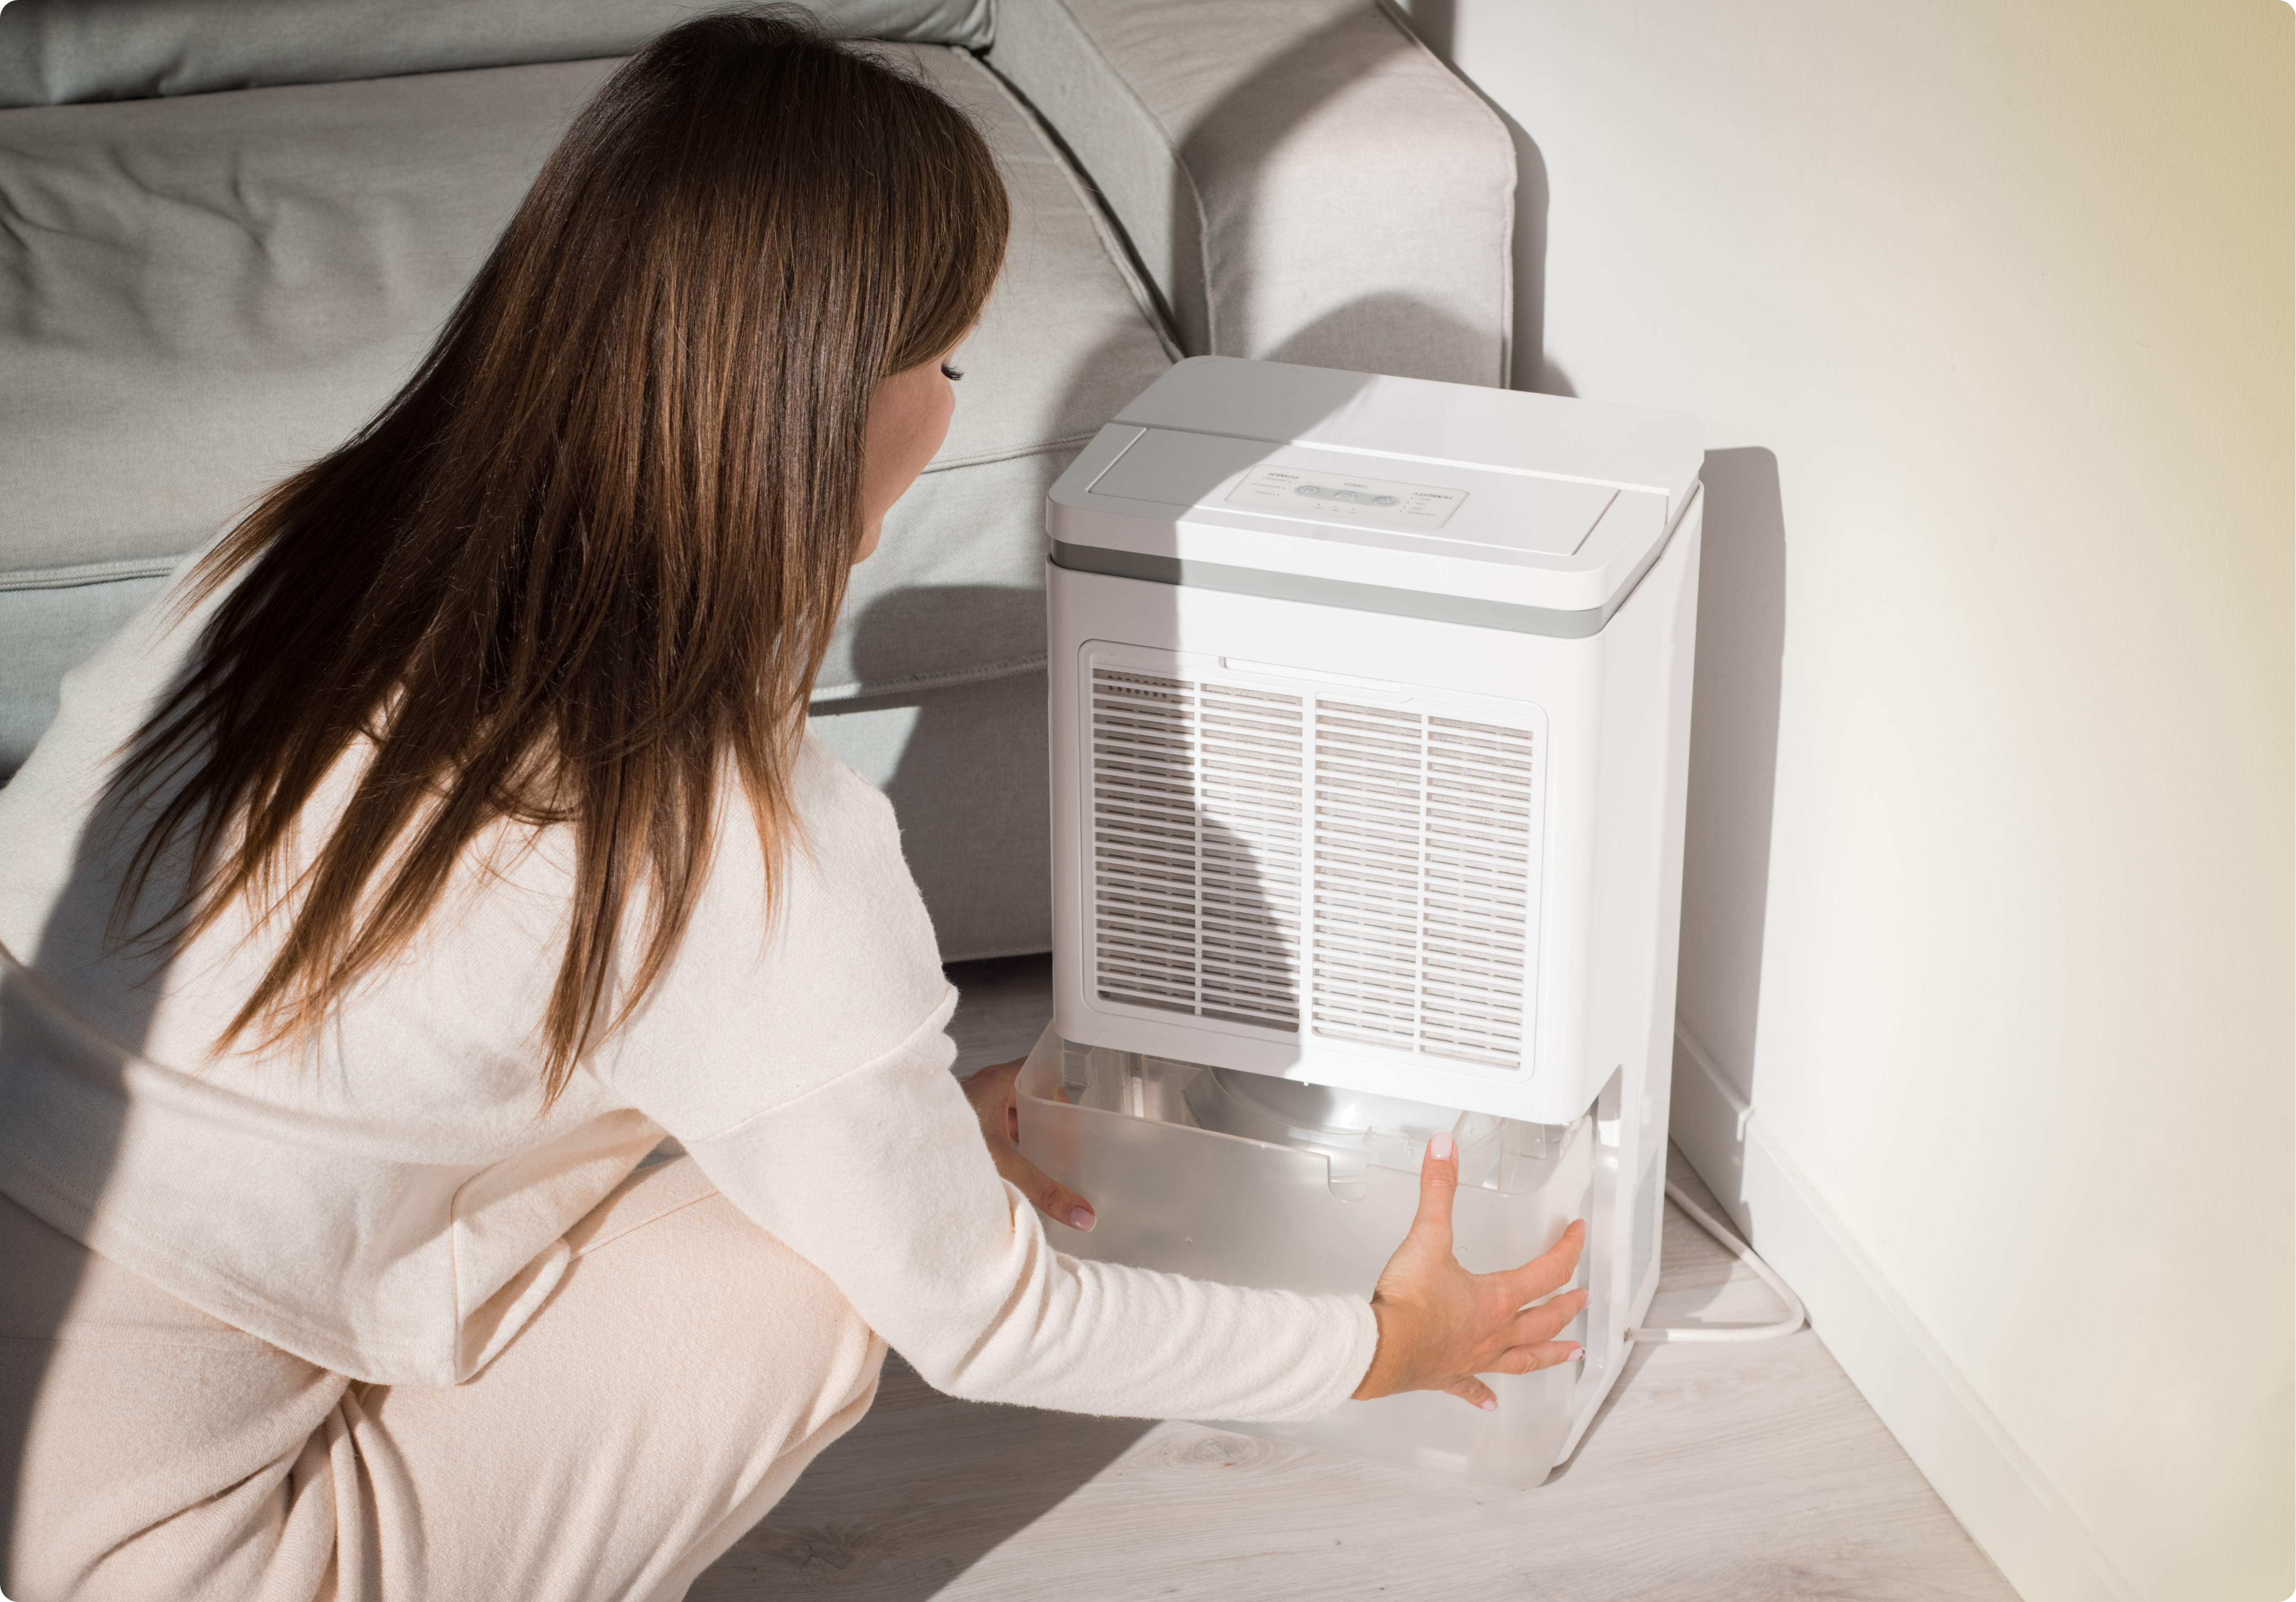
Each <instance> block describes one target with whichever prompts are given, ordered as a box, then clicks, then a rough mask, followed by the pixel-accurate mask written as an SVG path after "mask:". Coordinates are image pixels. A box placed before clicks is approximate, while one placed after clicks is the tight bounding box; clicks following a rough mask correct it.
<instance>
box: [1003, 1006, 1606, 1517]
mask: <svg viewBox="0 0 2296 1602" xmlns="http://www.w3.org/2000/svg"><path fill="white" fill-rule="evenodd" d="M1020 1106H1021V1149H1022V1150H1023V1151H1024V1152H1026V1153H1027V1154H1028V1155H1029V1160H1030V1161H1031V1162H1035V1163H1036V1164H1037V1166H1038V1167H1040V1168H1042V1169H1043V1170H1044V1171H1046V1173H1047V1174H1049V1175H1051V1176H1052V1177H1053V1178H1054V1179H1058V1180H1060V1181H1061V1182H1062V1184H1064V1185H1068V1186H1070V1187H1072V1188H1074V1189H1077V1190H1078V1191H1080V1192H1082V1193H1083V1194H1084V1195H1087V1196H1088V1197H1089V1198H1090V1199H1091V1201H1092V1204H1093V1206H1094V1208H1095V1210H1096V1212H1097V1213H1098V1222H1097V1225H1096V1227H1095V1228H1094V1229H1093V1230H1092V1231H1091V1232H1090V1233H1089V1234H1084V1233H1079V1232H1078V1231H1076V1230H1073V1229H1070V1228H1066V1227H1064V1226H1062V1225H1060V1224H1057V1223H1053V1222H1050V1221H1048V1222H1047V1223H1046V1234H1047V1235H1048V1236H1051V1237H1052V1238H1053V1241H1054V1245H1057V1246H1058V1247H1059V1248H1060V1249H1061V1250H1062V1251H1064V1252H1067V1253H1070V1255H1072V1256H1077V1257H1085V1258H1091V1259H1095V1260H1097V1261H1106V1262H1122V1263H1130V1264H1133V1265H1135V1266H1137V1267H1141V1268H1151V1269H1164V1270H1167V1271H1169V1272H1172V1273H1178V1274H1186V1275H1190V1276H1192V1277H1195V1278H1199V1279H1209V1280H1214V1281H1218V1282H1220V1283H1223V1284H1227V1285H1240V1286H1254V1287H1259V1288H1265V1289H1278V1290H1292V1291H1302V1292H1308V1293H1313V1294H1322V1293H1332V1292H1337V1293H1341V1294H1348V1295H1355V1296H1365V1297H1367V1296H1369V1295H1370V1294H1371V1291H1372V1287H1373V1286H1374V1284H1376V1282H1377V1281H1378V1278H1379V1274H1380V1270H1381V1269H1382V1268H1384V1267H1385V1266H1386V1264H1387V1260H1388V1258H1389V1257H1390V1255H1391V1254H1392V1253H1394V1251H1395V1248H1396V1247H1397V1246H1398V1245H1399V1244H1401V1242H1402V1240H1403V1236H1404V1234H1405V1232H1406V1230H1407V1229H1408V1228H1409V1227H1410V1224H1411V1220H1412V1215H1413V1214H1414V1212H1415V1211H1416V1209H1417V1206H1418V1198H1419V1179H1418V1174H1419V1163H1420V1160H1421V1157H1422V1156H1423V1154H1424V1153H1425V1151H1426V1146H1427V1141H1428V1139H1429V1138H1430V1137H1431V1136H1432V1135H1434V1134H1435V1133H1437V1132H1438V1131H1439V1130H1450V1131H1451V1132H1452V1134H1453V1136H1454V1138H1456V1140H1457V1141H1458V1144H1459V1159H1460V1187H1459V1191H1458V1196H1457V1201H1456V1206H1455V1208H1454V1212H1453V1232H1454V1241H1455V1245H1456V1252H1457V1254H1458V1258H1459V1261H1461V1262H1462V1263H1463V1264H1464V1265H1465V1266H1466V1267H1467V1268H1468V1269H1472V1270H1474V1271H1475V1272H1478V1273H1488V1272H1492V1271H1494V1270H1497V1269H1505V1268H1514V1267H1517V1266H1519V1265H1521V1263H1523V1262H1526V1261H1529V1260H1530V1259H1531V1258H1533V1257H1536V1256H1538V1254H1539V1253H1542V1252H1545V1251H1546V1250H1547V1249H1548V1248H1550V1247H1551V1246H1553V1245H1554V1243H1555V1241H1556V1240H1557V1239H1559V1238H1560V1237H1561V1236H1562V1231H1563V1229H1564V1228H1566V1227H1567V1226H1568V1225H1569V1224H1570V1220H1573V1219H1575V1218H1583V1217H1585V1216H1587V1212H1588V1206H1589V1199H1590V1192H1591V1189H1592V1182H1593V1174H1594V1154H1595V1130H1594V1127H1593V1126H1594V1120H1593V1119H1592V1118H1581V1119H1579V1121H1576V1122H1575V1123H1570V1124H1564V1125H1550V1124H1534V1123H1525V1122H1521V1121H1517V1120H1513V1119H1504V1118H1497V1117H1493V1116H1491V1115H1490V1114H1488V1113H1455V1112H1452V1111H1450V1110H1448V1109H1445V1108H1439V1107H1432V1106H1428V1105H1424V1104H1422V1103H1417V1102H1410V1101H1402V1100H1398V1099H1395V1098H1392V1097H1376V1096H1369V1095H1365V1094H1363V1093H1361V1092H1357V1091H1353V1090H1345V1089H1335V1088H1333V1087H1327V1086H1321V1085H1311V1084H1302V1083H1300V1082H1297V1081H1294V1080H1282V1079H1276V1078H1273V1077H1271V1076H1267V1075H1264V1074H1254V1073H1248V1072H1241V1071H1236V1070H1227V1069H1215V1068H1209V1067H1205V1066H1202V1065H1200V1064H1192V1063H1182V1062H1176V1061H1173V1060H1171V1059H1169V1058H1164V1057H1157V1056H1148V1055H1146V1054H1144V1053H1140V1052H1127V1051H1116V1050H1111V1049H1108V1048H1105V1047H1087V1046H1080V1045H1076V1044H1073V1043H1070V1042H1069V1041H1067V1040H1064V1039H1062V1038H1061V1037H1060V1036H1059V1035H1057V1034H1055V1033H1054V1032H1053V1031H1050V1030H1047V1031H1046V1033H1045V1036H1044V1038H1043V1039H1041V1040H1039V1041H1038V1042H1037V1049H1036V1051H1035V1052H1034V1053H1033V1054H1032V1055H1031V1056H1030V1057H1029V1063H1028V1066H1027V1067H1026V1068H1025V1069H1024V1070H1023V1071H1022V1072H1021V1080H1020ZM1580 1283H1583V1279H1580V1280H1573V1281H1572V1285H1573V1286H1576V1285H1579V1284H1580ZM1584 1321H1585V1319H1584V1315H1581V1318H1580V1319H1578V1320H1574V1321H1573V1323H1572V1324H1571V1326H1570V1327H1569V1328H1568V1329H1566V1330H1565V1331H1564V1332H1563V1334H1562V1339H1566V1340H1578V1341H1584V1340H1585V1339H1586V1331H1585V1330H1584V1328H1583V1327H1582V1326H1583V1324H1584ZM1484 1378H1485V1381H1486V1383H1488V1384H1489V1385H1490V1387H1491V1389H1492V1391H1493V1392H1494V1393H1496V1394H1497V1397H1498V1403H1499V1405H1498V1408H1497V1410H1496V1411H1494V1412H1485V1411H1483V1410H1482V1409H1479V1408H1476V1407H1474V1406H1472V1405H1471V1404H1470V1403H1467V1402H1465V1401H1461V1400H1459V1399H1458V1398H1457V1397H1455V1396H1447V1395H1441V1394H1438V1393H1431V1392H1415V1393H1407V1394H1405V1395H1401V1396H1390V1397H1382V1398H1381V1399H1380V1400H1378V1401H1348V1402H1342V1403H1341V1404H1340V1406H1339V1407H1338V1408H1337V1409H1333V1411H1332V1412H1330V1413H1327V1414H1325V1415H1324V1417H1320V1418H1315V1419H1310V1420H1308V1421H1307V1422H1305V1423H1300V1424H1242V1423H1234V1422H1232V1421H1227V1420H1210V1421H1208V1422H1212V1423H1218V1424H1219V1425H1222V1427H1224V1428H1228V1429H1234V1430H1239V1431H1242V1432H1245V1433H1248V1434H1255V1435H1260V1436H1264V1437H1267V1438H1268V1439H1271V1440H1277V1441H1294V1442H1301V1443H1303V1444H1308V1445H1314V1446H1324V1447H1331V1448H1335V1449H1337V1450H1342V1451H1349V1452H1353V1453H1356V1454H1357V1455H1359V1456H1362V1457H1366V1458H1377V1459H1380V1460H1382V1461H1385V1462H1391V1463H1398V1464H1402V1465H1406V1466H1411V1467H1416V1468H1429V1469H1435V1470H1438V1471H1440V1472H1443V1473H1447V1474H1453V1475H1463V1476H1465V1477H1467V1478H1470V1479H1475V1480H1481V1481H1485V1482H1488V1483H1492V1484H1496V1485H1503V1486H1507V1487H1511V1488H1515V1489H1521V1488H1525V1487H1529V1486H1532V1485H1536V1484H1538V1483H1539V1482H1540V1481H1542V1480H1544V1479H1545V1478H1546V1475H1547V1471H1548V1470H1549V1469H1551V1468H1552V1467H1553V1466H1554V1462H1555V1459H1556V1458H1557V1456H1558V1455H1559V1454H1560V1453H1561V1451H1562V1447H1563V1445H1564V1443H1565V1441H1566V1439H1567V1438H1568V1437H1569V1435H1570V1430H1571V1425H1572V1420H1573V1413H1574V1402H1575V1400H1576V1397H1577V1394H1578V1389H1579V1378H1580V1376H1579V1365H1578V1364H1576V1363H1566V1364H1564V1365H1562V1367H1560V1368H1549V1369H1546V1370H1544V1371H1542V1372H1540V1373H1537V1374H1529V1375H1498V1374H1494V1375H1487V1376H1484Z"/></svg>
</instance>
